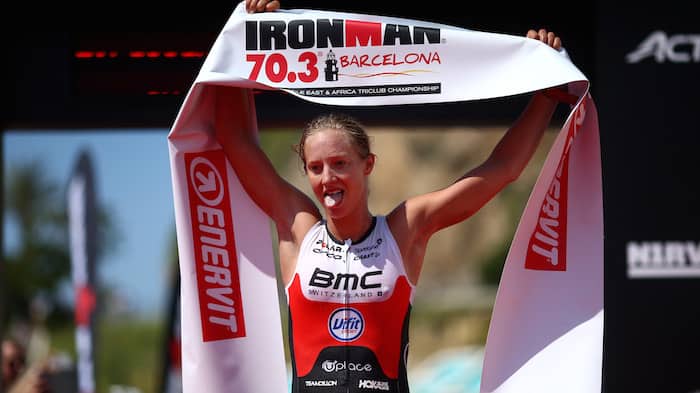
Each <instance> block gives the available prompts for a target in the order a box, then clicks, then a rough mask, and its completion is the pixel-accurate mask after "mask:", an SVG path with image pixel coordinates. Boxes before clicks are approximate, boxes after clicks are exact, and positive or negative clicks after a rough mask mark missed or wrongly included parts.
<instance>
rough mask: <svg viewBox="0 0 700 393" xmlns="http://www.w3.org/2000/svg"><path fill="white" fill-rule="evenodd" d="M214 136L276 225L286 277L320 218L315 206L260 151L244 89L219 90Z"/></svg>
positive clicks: (250, 107)
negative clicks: (303, 241) (308, 232)
mask: <svg viewBox="0 0 700 393" xmlns="http://www.w3.org/2000/svg"><path fill="white" fill-rule="evenodd" d="M213 88H214V89H216V94H215V96H216V115H215V124H214V128H215V134H216V138H217V140H218V141H219V144H220V145H221V146H222V147H223V149H224V152H225V153H226V157H227V158H228V160H229V162H230V163H231V166H232V167H233V169H234V170H235V172H236V175H237V176H238V178H239V180H240V181H241V184H242V185H243V188H244V189H245V191H246V192H247V193H248V195H249V196H250V197H251V199H252V200H253V201H254V202H255V203H256V204H257V205H258V206H259V207H260V209H262V210H263V211H264V212H265V213H266V214H267V215H268V216H269V217H270V218H271V219H272V220H273V221H274V222H275V225H276V227H277V233H278V236H279V241H280V262H281V264H282V271H283V275H284V274H285V271H286V268H287V266H286V264H287V262H288V261H293V260H294V259H295V257H296V250H297V249H298V246H299V244H300V243H301V240H302V239H303V236H304V234H305V233H306V231H307V230H308V229H309V228H310V227H311V226H312V225H313V224H314V223H315V222H316V221H318V220H319V219H320V218H321V214H320V213H319V211H318V208H317V207H316V205H315V204H314V202H313V201H312V200H311V199H310V198H309V197H308V196H307V195H306V194H304V193H303V192H302V191H300V190H299V189H297V188H296V187H294V186H293V185H292V184H290V183H289V182H287V181H286V180H285V179H283V178H282V177H281V176H280V175H279V174H278V173H277V171H276V170H275V168H274V167H273V165H272V163H271V162H270V159H269V158H268V157H267V155H265V152H264V151H263V150H262V149H261V148H260V146H259V143H258V139H257V134H256V132H255V128H256V122H255V112H254V110H253V108H252V106H251V105H252V102H251V100H252V99H253V98H252V96H251V95H249V93H248V92H246V91H245V90H244V89H239V88H232V87H225V86H216V87H213Z"/></svg>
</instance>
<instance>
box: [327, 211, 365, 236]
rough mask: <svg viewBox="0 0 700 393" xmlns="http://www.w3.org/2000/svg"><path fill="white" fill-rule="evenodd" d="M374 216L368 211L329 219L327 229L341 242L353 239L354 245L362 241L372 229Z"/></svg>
mask: <svg viewBox="0 0 700 393" xmlns="http://www.w3.org/2000/svg"><path fill="white" fill-rule="evenodd" d="M372 221H373V216H372V213H370V212H369V211H367V212H366V213H365V214H356V215H352V216H350V217H343V218H330V217H329V218H328V219H327V221H326V227H327V228H328V231H329V232H330V233H331V235H332V236H333V237H334V238H336V239H338V240H341V241H346V240H348V239H351V240H352V242H353V243H356V242H357V241H359V240H361V239H362V238H363V237H365V235H366V234H367V232H368V231H369V230H370V228H372Z"/></svg>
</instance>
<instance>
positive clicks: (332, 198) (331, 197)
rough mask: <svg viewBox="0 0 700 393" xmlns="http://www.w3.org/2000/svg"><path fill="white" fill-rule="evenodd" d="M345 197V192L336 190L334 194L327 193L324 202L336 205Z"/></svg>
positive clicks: (328, 204) (331, 205) (329, 205)
mask: <svg viewBox="0 0 700 393" xmlns="http://www.w3.org/2000/svg"><path fill="white" fill-rule="evenodd" d="M342 198H343V193H342V192H340V191H338V192H334V193H332V194H326V196H325V197H324V198H323V203H325V204H326V207H333V206H335V205H336V204H337V203H338V202H340V200H341V199H342Z"/></svg>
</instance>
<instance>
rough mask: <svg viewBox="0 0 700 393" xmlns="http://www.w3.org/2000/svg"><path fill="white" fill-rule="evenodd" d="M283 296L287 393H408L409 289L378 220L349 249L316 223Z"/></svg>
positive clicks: (394, 246) (385, 227) (397, 254)
mask: <svg viewBox="0 0 700 393" xmlns="http://www.w3.org/2000/svg"><path fill="white" fill-rule="evenodd" d="M286 293H287V302H288V305H289V327H290V329H289V337H290V341H291V357H292V378H293V379H292V392H293V393H300V392H310V393H337V392H346V393H360V392H365V393H367V392H391V393H407V392H408V391H409V388H408V380H407V376H406V361H407V358H408V325H409V319H410V312H411V304H412V301H413V293H414V286H413V285H412V284H411V283H410V282H409V280H408V278H407V277H406V271H405V270H404V266H403V260H402V259H401V253H400V251H399V248H398V246H397V244H396V241H395V240H394V237H393V236H392V234H391V232H390V230H389V227H388V225H387V222H386V218H385V217H384V216H377V217H374V218H373V222H372V227H371V228H370V230H369V231H368V233H367V234H366V235H365V236H364V237H363V238H362V239H361V240H359V241H357V242H356V243H354V244H352V243H351V241H349V240H348V241H340V240H338V239H335V238H333V236H332V235H331V234H330V232H329V231H328V230H327V228H326V224H325V221H319V222H318V223H316V224H315V225H314V226H313V227H312V228H311V229H310V230H309V232H308V233H307V234H306V236H305V237H304V240H303V242H302V244H301V248H300V250H299V256H298V259H297V267H296V271H295V274H294V278H293V279H292V281H291V283H289V285H288V286H287V288H286Z"/></svg>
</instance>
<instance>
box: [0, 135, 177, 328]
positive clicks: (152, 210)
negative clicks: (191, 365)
mask: <svg viewBox="0 0 700 393" xmlns="http://www.w3.org/2000/svg"><path fill="white" fill-rule="evenodd" d="M167 134H168V130H167V129H101V130H79V131H72V130H26V129H23V130H21V131H18V130H5V132H4V134H3V159H4V171H5V176H3V178H5V179H7V176H6V174H7V173H8V171H9V170H10V169H11V168H13V167H15V166H17V165H21V164H23V163H28V162H31V161H34V160H38V161H39V162H40V163H41V165H42V168H43V169H44V171H45V178H46V179H48V180H50V181H51V182H53V183H55V184H56V185H58V186H59V187H64V186H65V184H66V183H67V181H68V178H69V176H70V173H71V171H72V169H73V166H74V165H75V162H76V160H77V157H78V154H79V152H80V151H82V150H83V149H86V150H87V151H88V153H89V154H90V156H91V159H92V164H93V171H94V176H95V193H96V197H97V200H98V202H99V203H100V204H101V205H103V206H106V207H107V209H108V210H109V211H110V212H111V215H112V218H113V220H114V221H115V223H116V227H117V232H118V234H119V237H120V239H121V241H120V243H119V247H117V248H116V249H115V250H114V251H113V252H112V253H110V254H109V255H107V257H106V258H104V259H103V260H101V261H99V262H100V266H98V268H97V274H98V277H99V280H100V281H101V282H103V283H104V284H106V285H108V286H109V287H112V288H114V289H115V290H116V291H117V293H118V294H119V295H120V296H121V297H123V298H124V299H125V300H126V301H127V305H128V306H129V308H130V309H132V310H134V311H137V312H139V313H141V314H143V315H148V316H153V317H160V316H162V314H163V313H164V310H165V309H166V307H167V305H166V302H167V298H168V290H169V285H170V283H169V271H168V268H169V264H168V260H167V258H168V248H169V247H170V243H171V241H172V237H173V236H174V231H175V221H174V213H173V212H174V208H173V198H172V186H171V181H170V162H169V155H168V141H167ZM3 221H4V222H3V226H4V238H3V247H4V249H5V250H8V251H11V250H12V249H13V248H14V247H16V243H17V235H16V231H15V230H14V225H13V222H12V218H11V217H10V216H9V215H8V214H5V215H4V217H3Z"/></svg>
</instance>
